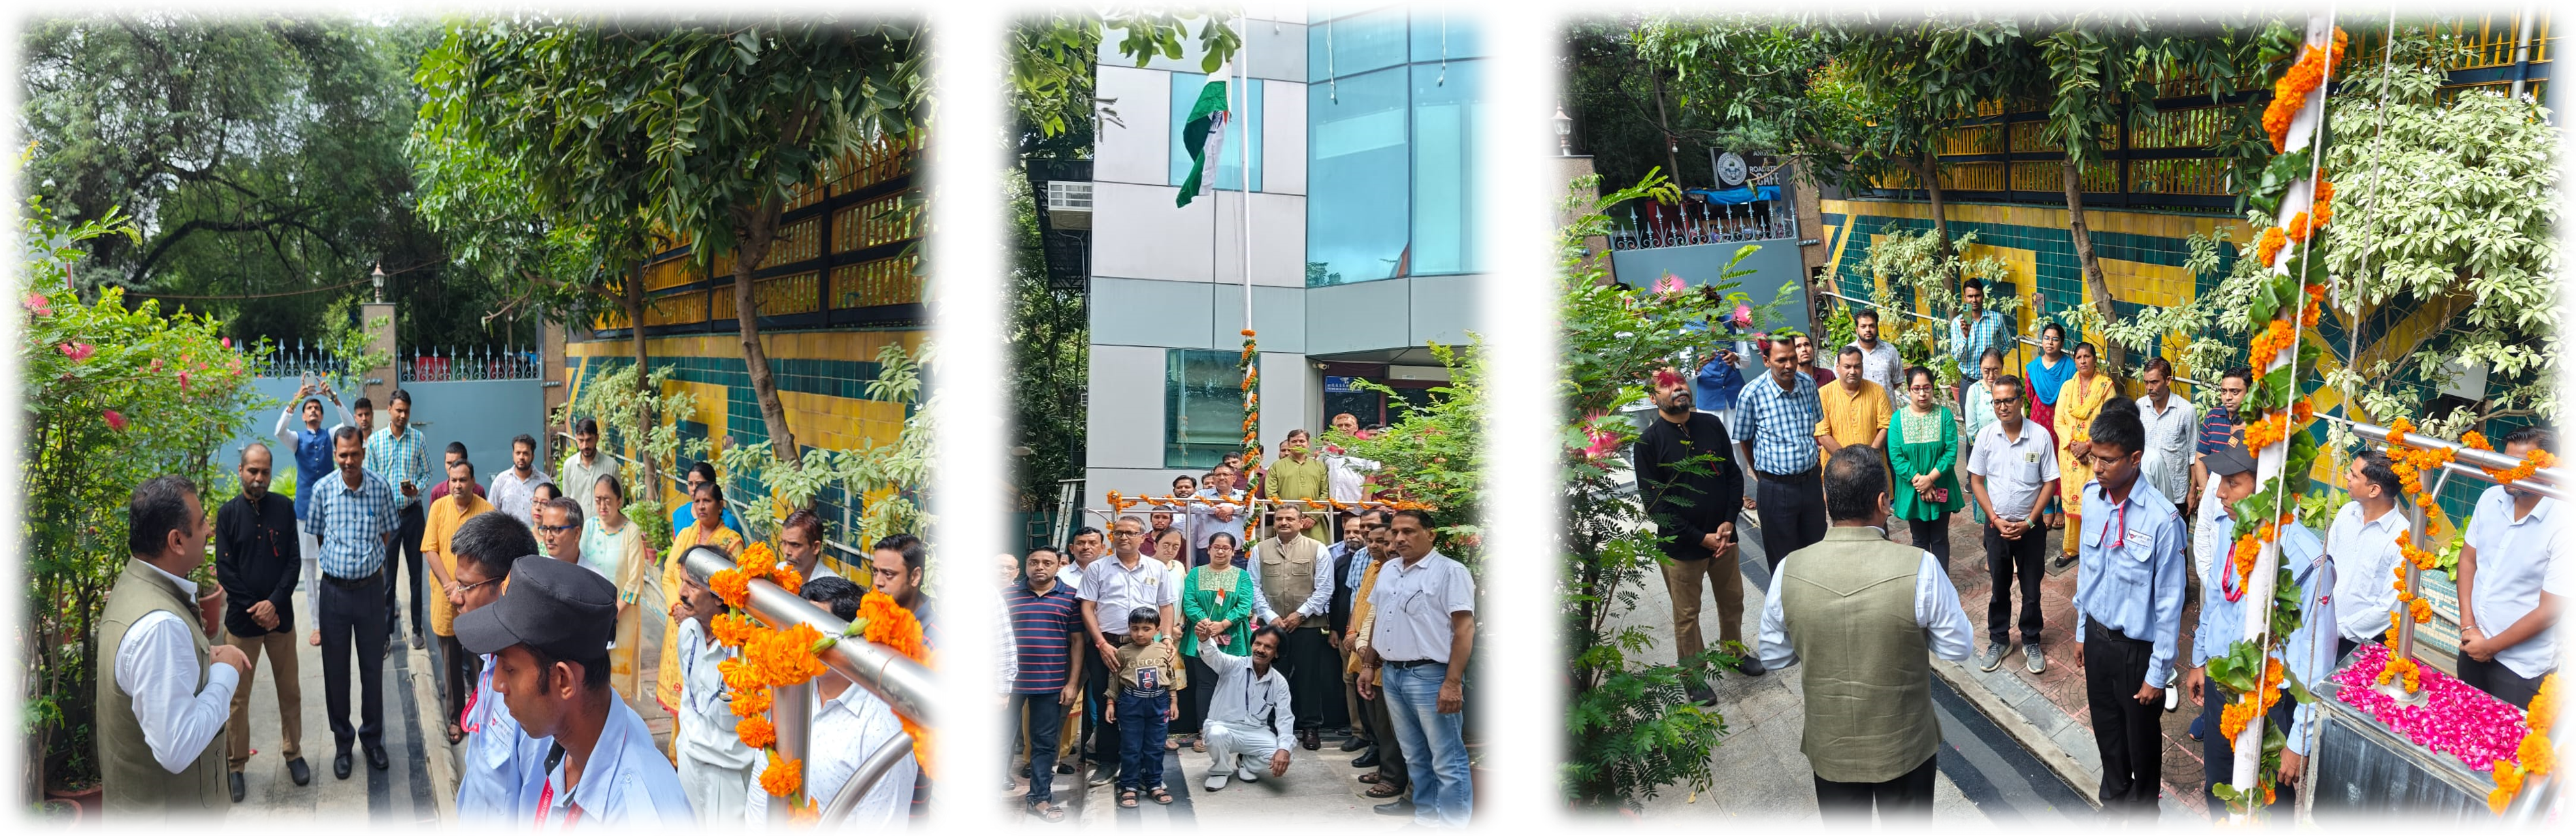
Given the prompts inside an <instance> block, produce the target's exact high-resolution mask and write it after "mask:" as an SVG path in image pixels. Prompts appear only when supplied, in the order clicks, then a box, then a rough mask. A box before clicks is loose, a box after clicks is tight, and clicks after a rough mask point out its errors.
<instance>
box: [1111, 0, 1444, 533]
mask: <svg viewBox="0 0 2576 836" xmlns="http://www.w3.org/2000/svg"><path fill="white" fill-rule="evenodd" d="M1452 17H1453V16H1452V15H1449V14H1446V13H1443V12H1441V11H1436V10H1410V9H1406V8H1404V7H1400V6H1399V7H1390V8H1382V9H1376V10H1371V11H1365V12H1359V13H1344V12H1339V11H1334V12H1326V11H1321V10H1318V11H1314V12H1312V13H1310V14H1308V15H1305V16H1304V17H1303V18H1301V19H1269V18H1265V17H1262V16H1260V15H1259V14H1258V13H1256V14H1255V15H1254V16H1253V17H1252V18H1251V19H1249V20H1243V19H1238V20H1236V21H1234V24H1235V26H1236V27H1237V31H1238V32H1240V33H1241V34H1242V35H1243V40H1244V46H1243V51H1242V53H1241V54H1239V55H1238V56H1237V58H1236V62H1237V64H1238V65H1240V66H1242V67H1243V68H1244V71H1245V72H1246V73H1247V74H1248V75H1249V76H1250V78H1251V82H1250V83H1249V84H1248V85H1246V87H1248V88H1249V89H1245V90H1240V91H1236V93H1237V95H1236V98H1235V100H1236V102H1238V104H1237V105H1236V107H1238V108H1241V110H1239V111H1238V112H1237V113H1236V114H1235V120H1234V124H1233V125H1232V126H1231V127H1230V128H1229V130H1228V136H1227V137H1226V138H1225V141H1224V152H1223V156H1222V158H1221V159H1220V160H1218V161H1216V162H1214V163H1212V164H1211V165H1210V166H1209V168H1210V171H1209V173H1208V174H1207V178H1208V179H1209V180H1211V181H1213V182H1214V184H1215V188H1216V189H1217V191H1216V192H1215V193H1213V194H1205V195H1201V196H1199V197H1198V198H1197V199H1196V200H1194V201H1192V202H1191V203H1190V205H1189V206H1187V207H1179V208H1175V206H1174V205H1173V204H1174V203H1175V201H1176V199H1177V197H1178V196H1179V184H1180V183H1181V181H1182V179H1183V178H1184V177H1185V176H1186V175H1187V174H1188V171H1189V167H1190V159H1189V155H1188V152H1187V151H1186V150H1185V149H1184V148H1183V147H1182V145H1181V142H1180V132H1181V124H1180V123H1181V121H1182V120H1183V119H1185V118H1187V116H1188V110H1189V106H1190V103H1191V102H1192V101H1194V100H1195V99H1196V98H1197V96H1198V93H1199V90H1200V88H1201V87H1202V86H1203V85H1204V84H1205V83H1206V80H1207V79H1206V76H1205V75H1204V74H1203V73H1202V72H1201V64H1200V61H1201V55H1200V54H1198V53H1197V52H1196V51H1195V50H1193V51H1192V52H1191V53H1190V54H1185V55H1183V56H1182V57H1181V58H1179V59H1177V60H1169V59H1161V58H1157V59H1155V60H1154V61H1152V62H1150V63H1148V64H1147V65H1146V66H1143V67H1137V66H1135V65H1134V62H1133V60H1131V59H1122V58H1121V57H1119V56H1118V55H1117V54H1116V43H1117V41H1118V37H1119V36H1118V34H1117V33H1114V32H1113V33H1110V34H1109V35H1108V36H1107V37H1104V38H1103V39H1102V40H1103V50H1102V55H1101V57H1100V69H1099V78H1098V85H1099V86H1098V95H1099V96H1100V97H1101V98H1103V99H1106V100H1110V101H1109V103H1108V104H1107V105H1106V108H1107V109H1109V110H1111V111H1114V113H1115V118H1114V119H1104V120H1103V121H1102V123H1101V124H1100V127H1099V131H1098V134H1097V140H1096V144H1095V146H1094V154H1093V160H1094V165H1093V185H1092V188H1093V192H1092V212H1093V214H1092V216H1091V221H1090V222H1091V249H1090V257H1091V262H1090V269H1089V272H1090V294H1091V297H1090V308H1091V345H1090V363H1091V365H1090V402H1089V406H1088V407H1087V408H1088V410H1089V414H1088V416H1087V418H1088V420H1087V425H1088V430H1087V433H1088V439H1087V444H1086V445H1085V447H1086V457H1087V462H1086V469H1085V478H1086V485H1085V491H1084V493H1085V494H1086V495H1085V496H1084V498H1083V501H1084V502H1085V504H1094V503H1096V502H1097V501H1098V499H1099V497H1101V496H1104V495H1105V494H1106V492H1108V491H1118V492H1120V493H1123V494H1127V495H1131V496H1133V495H1140V494H1162V493H1165V492H1168V491H1169V490H1170V489H1171V482H1172V479H1173V478H1174V477H1176V476H1180V475H1184V474H1187V475H1191V476H1197V475H1199V474H1202V473H1204V472H1206V470H1207V469H1208V468H1210V467H1213V466H1214V465H1215V464H1216V462H1217V461H1218V459H1219V458H1220V457H1222V456H1223V455H1224V454H1225V453H1226V452H1229V451H1233V450H1238V449H1240V448H1241V446H1242V432H1243V430H1242V411H1241V409H1242V406H1241V391H1240V388H1239V387H1240V384H1241V382H1242V378H1241V374H1240V372H1239V371H1238V369H1237V360H1238V359H1239V357H1240V356H1241V352H1242V345H1243V337H1242V335H1241V331H1242V329H1243V328H1245V327H1246V326H1245V322H1244V319H1245V318H1244V308H1245V306H1244V272H1245V262H1246V258H1245V249H1244V244H1243V241H1244V240H1245V237H1246V235H1245V231H1246V218H1245V215H1244V210H1245V208H1246V207H1245V203H1244V201H1245V200H1246V197H1247V193H1246V192H1245V190H1244V187H1245V185H1246V180H1247V178H1248V179H1249V181H1250V182H1249V185H1250V190H1249V199H1250V206H1249V209H1250V218H1249V225H1250V235H1249V237H1250V240H1251V248H1250V258H1249V261H1250V271H1251V278H1252V280H1251V284H1252V289H1251V293H1252V300H1251V302H1252V304H1251V311H1252V313H1251V324H1250V327H1251V328H1252V329H1254V330H1255V331H1256V332H1257V333H1258V335H1259V342H1260V351H1261V354H1260V360H1259V362H1260V370H1261V384H1260V385H1261V414H1262V425H1261V442H1262V445H1263V447H1264V448H1265V449H1267V450H1272V451H1274V452H1275V450H1276V448H1277V446H1278V442H1279V439H1280V438H1282V437H1283V436H1285V435H1286V433H1287V432H1288V431H1289V430H1291V429H1296V428H1301V427H1302V428H1305V429H1309V430H1317V431H1320V430H1322V429H1323V428H1324V427H1325V425H1326V421H1327V420H1328V419H1329V418H1330V416H1332V415H1335V414H1338V413H1343V412H1348V413H1351V414H1353V415H1354V416H1356V417H1357V418H1358V419H1359V421H1360V423H1361V424H1362V425H1363V426H1366V425H1371V424H1377V423H1386V422H1392V421H1393V420H1395V419H1396V418H1397V417H1398V415H1399V411H1400V405H1397V404H1391V403H1388V402H1387V399H1386V398H1384V397H1383V396H1380V395H1378V394H1376V393H1373V392H1368V391H1363V390H1360V389H1358V388H1357V387H1354V386H1351V385H1349V384H1350V381H1351V380H1352V379H1355V378H1356V379H1365V380H1368V381H1372V382H1376V383H1381V384H1386V385H1389V386H1393V387H1395V388H1397V389H1399V390H1400V391H1401V390H1420V389H1427V388H1429V387H1432V386H1437V385H1440V383H1441V382H1442V381H1443V380H1444V379H1445V377H1446V373H1445V371H1444V370H1442V369H1440V367H1439V364H1438V362H1437V361H1436V360H1434V359H1432V357H1431V353H1430V352H1429V350H1428V349H1427V348H1426V347H1425V345H1426V343H1440V344H1445V345H1455V344H1463V343H1465V342H1466V341H1467V340H1468V338H1469V334H1468V332H1469V330H1470V329H1471V327H1472V323H1473V318H1474V316H1475V311H1476V309H1477V305H1478V296H1479V294H1480V293H1481V292H1482V286H1483V284H1484V282H1483V281H1482V277H1481V276H1480V275H1479V271H1480V270H1483V269H1485V266H1484V265H1483V264H1481V263H1480V256H1479V254H1478V250H1479V248H1480V247H1479V245H1480V243H1481V242H1480V241H1479V240H1478V238H1477V231H1478V224H1477V222H1476V221H1477V219H1478V218H1479V217H1480V215H1481V213H1482V212H1483V210H1484V207H1483V206H1482V205H1480V200H1479V198H1480V195H1479V192H1480V190H1481V188H1480V185H1479V183H1478V182H1477V179H1476V177H1475V176H1474V173H1475V172H1478V171H1480V170H1482V168H1483V167H1484V166H1483V164H1484V162H1485V161H1484V159H1483V153H1484V149H1483V148H1482V147H1480V146H1481V144H1482V143H1481V142H1480V140H1479V135H1480V134H1481V133H1482V125H1483V122H1484V120H1485V119H1486V117H1487V111H1488V108H1487V105H1486V104H1485V102H1486V100H1487V98H1488V91H1487V89H1486V86H1485V84H1484V83H1483V82H1484V78H1485V65H1486V61H1485V60H1484V53H1483V52H1482V50H1481V48H1480V47H1481V43H1480V42H1479V40H1478V39H1477V37H1476V30H1475V28H1474V27H1473V26H1472V24H1471V23H1470V22H1468V21H1466V20H1463V19H1452ZM1247 133H1248V136H1247ZM1247 139H1249V141H1248V142H1247ZM1247 157H1248V158H1249V159H1248V164H1247ZM1408 394H1409V396H1410V398H1411V399H1412V400H1413V401H1415V402H1420V401H1422V400H1423V399H1424V398H1426V397H1427V394H1426V393H1423V392H1420V391H1413V392H1409V393H1408ZM1094 507H1096V505H1095V506H1094Z"/></svg>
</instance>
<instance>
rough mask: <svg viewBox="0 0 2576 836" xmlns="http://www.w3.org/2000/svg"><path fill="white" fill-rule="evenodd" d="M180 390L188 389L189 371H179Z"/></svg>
mask: <svg viewBox="0 0 2576 836" xmlns="http://www.w3.org/2000/svg"><path fill="white" fill-rule="evenodd" d="M179 391H181V392H185V391H188V373H187V372H184V371H183V372H180V373H179Z"/></svg>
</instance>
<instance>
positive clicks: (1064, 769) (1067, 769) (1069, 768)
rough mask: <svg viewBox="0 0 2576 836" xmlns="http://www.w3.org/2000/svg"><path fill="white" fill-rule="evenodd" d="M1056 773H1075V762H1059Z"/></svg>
mask: <svg viewBox="0 0 2576 836" xmlns="http://www.w3.org/2000/svg"><path fill="white" fill-rule="evenodd" d="M1055 774H1057V775H1071V774H1073V764H1069V763H1057V764H1056V765H1055Z"/></svg>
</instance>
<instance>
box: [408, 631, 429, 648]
mask: <svg viewBox="0 0 2576 836" xmlns="http://www.w3.org/2000/svg"><path fill="white" fill-rule="evenodd" d="M411 649H413V650H427V649H429V642H428V641H426V640H424V639H422V638H421V637H420V634H419V633H413V634H411Z"/></svg>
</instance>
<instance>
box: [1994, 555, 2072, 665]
mask: <svg viewBox="0 0 2576 836" xmlns="http://www.w3.org/2000/svg"><path fill="white" fill-rule="evenodd" d="M2047 560H2048V532H2046V531H2043V530H2040V529H2038V528H2032V529H2031V530H2030V531H2029V532H2028V533H2025V534H2023V535H2022V536H2021V539H2019V540H2006V539H2004V533H2003V530H2002V529H1998V528H1996V527H1995V524H1994V523H1993V522H1991V521H1990V522H1987V523H1986V575H1987V577H1988V578H1989V579H1991V580H1993V581H1994V590H1993V594H1992V595H1990V596H1989V597H1988V599H1987V601H1986V638H1988V639H1990V640H1993V641H1998V642H2003V643H2006V644H2010V643H2011V642H2012V614H2013V605H2012V598H2013V581H2014V579H2015V577H2016V576H2018V577H2019V579H2020V581H2021V641H2022V644H2025V645H2036V644H2039V643H2040V625H2041V624H2042V623H2043V622H2042V621H2041V619H2040V615H2039V582H2040V581H2044V580H2047V579H2048V569H2047V566H2046V565H2045V561H2047ZM2087 652H2090V651H2087ZM2086 664H2087V665H2090V664H2091V662H2089V661H2088V662H2086Z"/></svg>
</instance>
